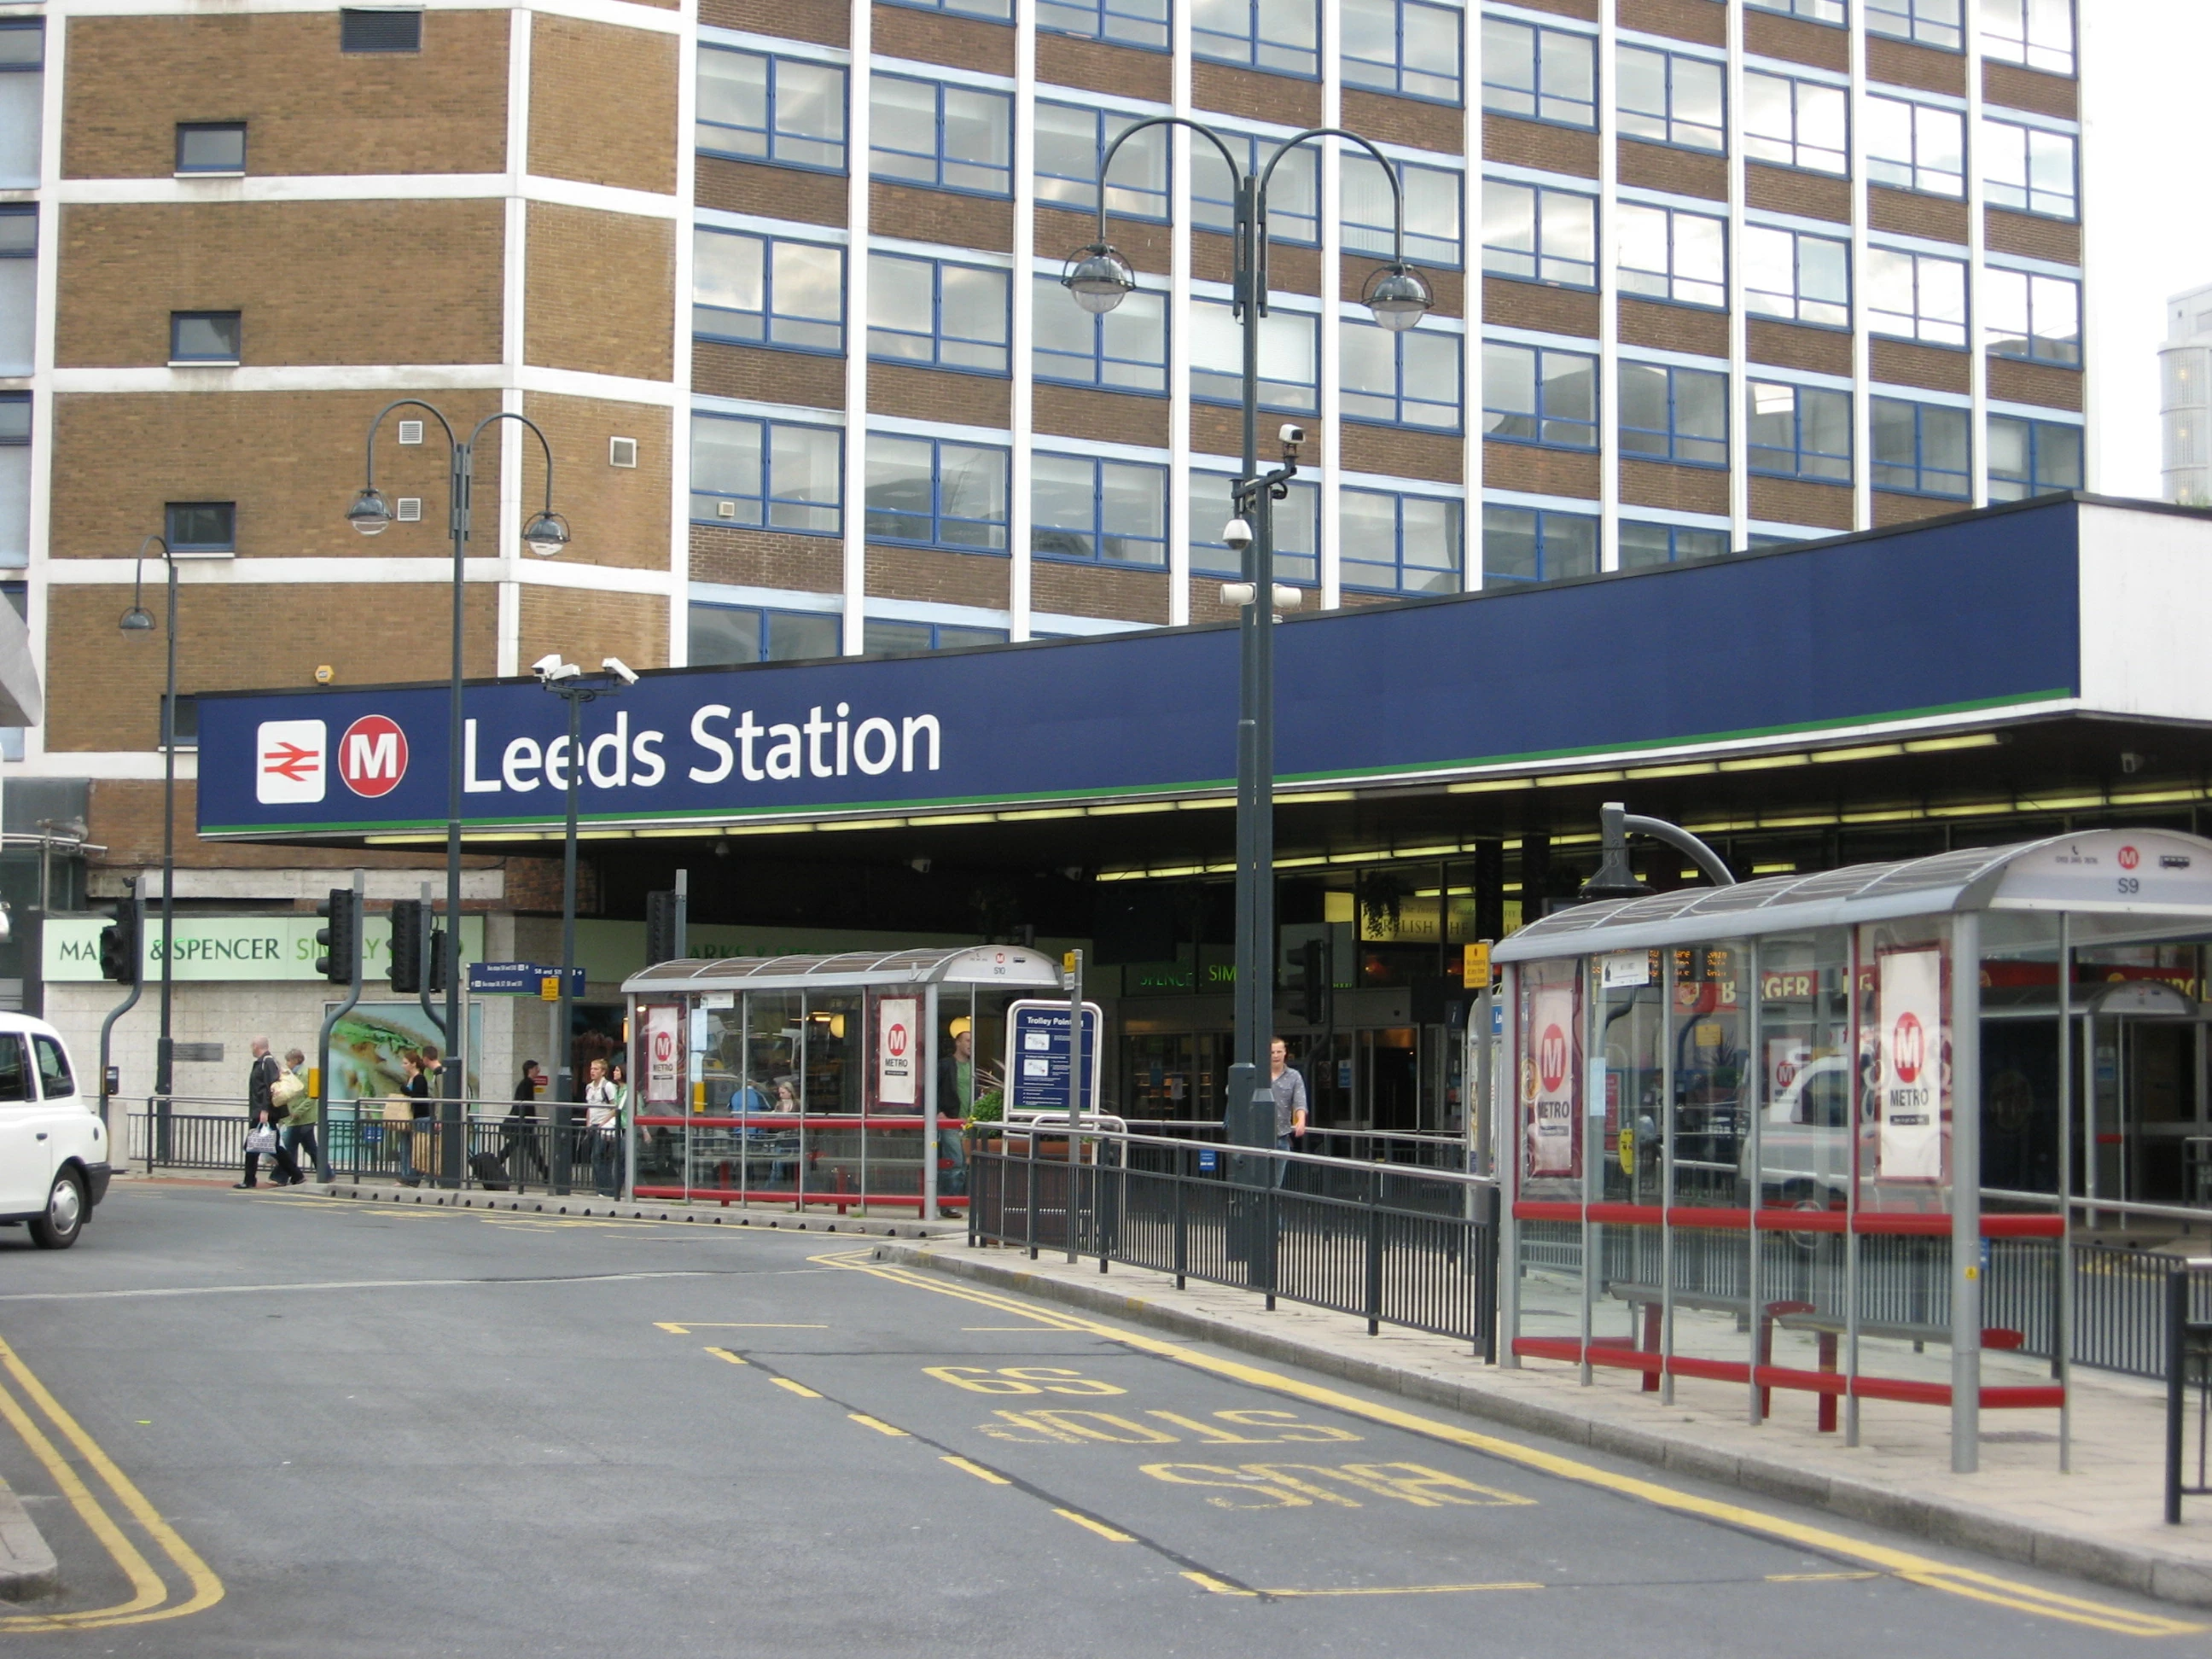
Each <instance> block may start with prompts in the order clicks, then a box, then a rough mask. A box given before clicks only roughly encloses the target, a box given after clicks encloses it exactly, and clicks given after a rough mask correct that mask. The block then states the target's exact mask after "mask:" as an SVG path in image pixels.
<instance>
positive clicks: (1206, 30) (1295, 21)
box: [1190, 0, 1321, 78]
mask: <svg viewBox="0 0 2212 1659" xmlns="http://www.w3.org/2000/svg"><path fill="white" fill-rule="evenodd" d="M1190 41H1191V46H1190V49H1191V52H1193V54H1194V55H1195V56H1197V57H1200V58H1213V59H1215V60H1216V61H1218V62H1220V63H1224V64H1246V65H1248V66H1249V67H1250V68H1253V69H1259V70H1273V72H1274V73H1276V74H1278V75H1302V76H1307V77H1309V78H1311V77H1314V76H1319V75H1320V73H1321V52H1320V41H1321V8H1320V6H1319V5H1318V4H1317V3H1316V0H1191V9H1190Z"/></svg>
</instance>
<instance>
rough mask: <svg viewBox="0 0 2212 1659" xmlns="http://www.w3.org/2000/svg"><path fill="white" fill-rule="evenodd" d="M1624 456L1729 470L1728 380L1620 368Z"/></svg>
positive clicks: (1644, 366) (1651, 366)
mask: <svg viewBox="0 0 2212 1659" xmlns="http://www.w3.org/2000/svg"><path fill="white" fill-rule="evenodd" d="M1620 453H1622V454H1623V455H1627V456H1634V457H1640V458H1642V459H1645V460H1652V461H1674V462H1677V463H1679V464H1680V465H1684V466H1723V467H1724V466H1726V465H1728V376H1727V375H1725V374H1713V373H1711V372H1710V371H1708V370H1706V369H1702V368H1674V367H1672V366H1670V365H1668V364H1664V363H1631V362H1624V363H1622V364H1621V365H1620Z"/></svg>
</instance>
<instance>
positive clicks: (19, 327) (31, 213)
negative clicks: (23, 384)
mask: <svg viewBox="0 0 2212 1659" xmlns="http://www.w3.org/2000/svg"><path fill="white" fill-rule="evenodd" d="M38 258H39V210H38V208H37V207H36V206H35V205H33V204H29V203H24V204H16V205H11V206H6V207H0V374H29V373H31V371H32V368H33V357H34V356H35V355H36V351H37V340H38V326H37V324H38V314H39V264H38Z"/></svg>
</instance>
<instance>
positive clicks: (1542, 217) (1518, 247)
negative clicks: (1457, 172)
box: [1482, 179, 1597, 288]
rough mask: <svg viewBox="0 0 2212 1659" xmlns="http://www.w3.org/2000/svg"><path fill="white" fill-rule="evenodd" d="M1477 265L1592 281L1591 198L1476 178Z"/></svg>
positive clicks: (1523, 276)
mask: <svg viewBox="0 0 2212 1659" xmlns="http://www.w3.org/2000/svg"><path fill="white" fill-rule="evenodd" d="M1482 269H1483V270H1484V272H1485V273H1486V275H1489V276H1515V277H1518V278H1519V279H1520V280H1521V281H1522V282H1524V283H1559V284H1560V285H1561V286H1563V287H1566V288H1595V287H1596V286H1597V198H1596V197H1595V196H1584V195H1583V194H1582V193H1581V192H1580V191H1571V190H1551V189H1547V188H1541V187H1539V186H1537V185H1516V184H1510V183H1508V182H1507V181H1506V180H1504V179H1484V180H1483V181H1482Z"/></svg>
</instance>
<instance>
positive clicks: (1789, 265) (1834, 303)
mask: <svg viewBox="0 0 2212 1659" xmlns="http://www.w3.org/2000/svg"><path fill="white" fill-rule="evenodd" d="M1743 305H1744V309H1745V310H1746V311H1748V312H1750V313H1753V315H1754V316H1759V317H1779V318H1781V319H1783V320H1784V322H1791V323H1810V324H1812V325H1814V326H1815V327H1818V328H1849V327H1850V325H1851V246H1850V243H1849V242H1844V241H1838V240H1836V239H1835V238H1834V237H1832V236H1814V235H1812V234H1809V233H1808V232H1804V231H1796V230H1781V229H1778V228H1775V227H1774V226H1771V225H1746V226H1745V227H1744V228H1743Z"/></svg>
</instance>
